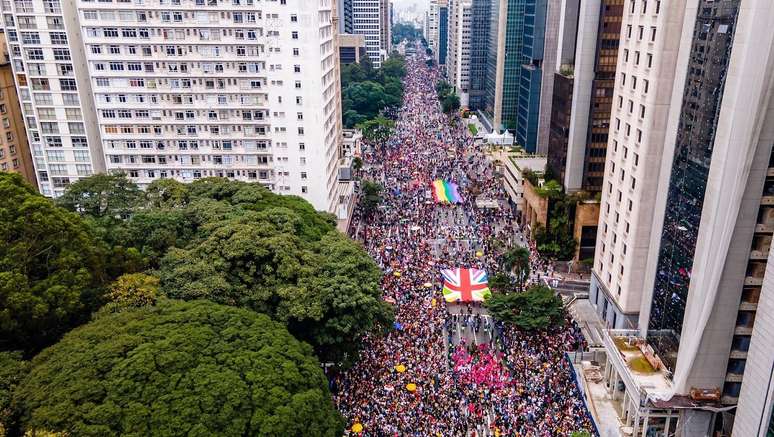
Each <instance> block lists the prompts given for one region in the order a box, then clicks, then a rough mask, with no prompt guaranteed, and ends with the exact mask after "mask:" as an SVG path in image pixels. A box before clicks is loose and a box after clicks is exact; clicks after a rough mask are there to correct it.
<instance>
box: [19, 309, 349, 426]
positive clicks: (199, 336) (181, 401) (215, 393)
mask: <svg viewBox="0 0 774 437" xmlns="http://www.w3.org/2000/svg"><path fill="white" fill-rule="evenodd" d="M15 397H16V399H17V400H18V405H19V407H20V412H21V422H22V425H23V427H24V428H25V429H26V430H45V431H53V432H60V433H67V434H69V435H79V436H102V435H156V436H175V435H194V436H209V435H222V436H242V435H285V436H299V435H318V436H331V437H334V436H340V435H342V432H343V428H344V427H343V420H342V418H341V417H340V415H339V414H338V412H337V411H336V410H335V408H334V405H333V403H332V401H331V399H330V395H329V392H328V387H327V381H326V379H325V376H324V374H323V372H322V369H321V368H320V363H319V362H318V361H317V359H315V357H314V356H313V355H312V350H311V348H310V347H309V346H308V345H306V344H304V343H301V342H299V341H297V340H296V339H294V338H293V337H292V336H291V335H290V334H289V333H288V332H287V330H285V328H283V327H282V326H281V325H280V324H278V323H276V322H272V321H271V320H270V319H269V318H268V317H266V316H264V315H259V314H255V313H253V312H250V311H246V310H241V309H237V308H230V307H227V306H221V305H217V304H214V303H211V302H206V301H199V302H165V303H162V304H159V305H158V306H155V307H146V308H137V309H132V310H127V311H122V312H119V313H113V314H108V315H105V316H103V317H100V318H97V319H95V320H94V321H92V322H91V323H89V324H87V325H84V326H82V327H80V328H78V329H76V330H74V331H72V332H70V333H69V334H67V335H66V336H65V337H64V338H63V339H62V341H60V342H59V343H57V344H56V345H54V346H52V347H50V348H48V349H46V350H45V351H43V352H42V353H41V354H39V355H38V356H37V357H35V358H34V359H33V360H32V363H31V370H30V373H29V376H28V377H26V378H25V380H24V381H23V382H22V384H21V385H19V386H18V388H17V389H16V393H15Z"/></svg>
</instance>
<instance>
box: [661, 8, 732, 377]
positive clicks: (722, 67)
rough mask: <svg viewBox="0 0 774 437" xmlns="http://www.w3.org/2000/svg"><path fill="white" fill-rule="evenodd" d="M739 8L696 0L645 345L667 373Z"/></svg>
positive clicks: (672, 361)
mask: <svg viewBox="0 0 774 437" xmlns="http://www.w3.org/2000/svg"><path fill="white" fill-rule="evenodd" d="M740 3H741V0H714V1H713V0H700V1H699V5H698V8H697V9H698V12H697V17H696V25H695V27H694V30H693V42H692V43H691V53H690V57H689V63H688V69H687V70H688V71H687V76H686V81H685V88H684V90H683V102H682V107H681V112H680V120H679V124H678V128H677V129H678V131H677V139H676V143H675V154H674V158H673V163H672V171H671V174H670V180H669V191H668V194H667V203H666V209H665V212H664V226H663V228H662V233H661V246H660V251H659V258H658V268H657V270H656V278H655V287H654V290H653V301H652V305H651V311H650V322H649V325H648V341H649V342H650V344H651V345H652V346H653V348H654V349H655V350H656V352H657V353H658V355H659V357H660V358H661V360H662V361H663V362H664V364H665V365H666V366H667V367H668V368H669V370H671V371H674V369H675V365H676V361H677V348H678V346H679V342H680V333H681V331H682V325H683V316H684V314H685V305H686V300H687V296H688V288H689V285H690V280H691V269H692V268H693V258H694V251H695V249H696V240H697V237H698V233H699V224H700V220H701V213H702V205H703V202H704V195H705V190H706V187H707V176H708V174H709V168H710V163H711V160H712V150H713V145H714V142H715V130H716V128H717V118H718V115H719V113H720V107H721V100H722V96H723V88H724V84H725V78H726V74H727V71H728V60H729V59H730V55H731V47H732V44H733V36H734V30H735V24H736V16H737V13H738V10H739V4H740ZM652 31H653V32H655V28H654V29H653V30H652ZM646 37H650V35H646Z"/></svg>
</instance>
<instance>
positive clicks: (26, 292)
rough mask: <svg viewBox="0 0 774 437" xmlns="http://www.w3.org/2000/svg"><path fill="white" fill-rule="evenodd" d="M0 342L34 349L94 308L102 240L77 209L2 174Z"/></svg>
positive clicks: (101, 275) (101, 281) (101, 273)
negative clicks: (59, 205) (58, 202)
mask: <svg viewBox="0 0 774 437" xmlns="http://www.w3.org/2000/svg"><path fill="white" fill-rule="evenodd" d="M0 199H3V202H2V204H0V223H3V226H2V230H0V266H1V267H0V339H1V340H0V348H2V349H5V350H9V349H10V350H15V349H18V350H22V349H23V350H25V351H27V352H28V353H29V352H34V351H36V350H38V349H39V348H41V347H44V346H46V345H48V344H51V343H52V342H53V341H56V340H57V339H58V338H59V336H61V335H62V334H63V333H64V332H66V331H67V330H69V329H70V328H72V327H74V326H77V325H78V324H80V323H82V322H83V321H84V320H86V319H87V318H88V316H89V314H90V312H91V311H92V310H94V309H96V308H97V306H98V305H99V301H100V299H101V295H102V292H103V287H104V285H105V284H106V283H107V282H108V281H109V278H108V275H107V274H106V272H105V266H104V262H105V260H104V256H105V250H104V246H103V245H102V244H100V242H99V241H97V240H95V239H94V238H93V237H92V234H93V230H92V229H91V228H90V227H89V226H88V225H87V224H86V223H85V222H84V221H83V220H82V219H81V218H80V217H79V216H78V215H77V214H74V213H71V212H68V211H66V210H64V209H62V208H60V207H58V206H56V205H54V203H53V202H52V201H51V200H49V199H47V198H45V197H43V196H41V195H39V194H37V193H35V191H34V189H33V188H32V187H31V186H29V185H27V184H26V183H25V182H24V181H23V179H22V178H21V176H19V175H17V174H8V173H0Z"/></svg>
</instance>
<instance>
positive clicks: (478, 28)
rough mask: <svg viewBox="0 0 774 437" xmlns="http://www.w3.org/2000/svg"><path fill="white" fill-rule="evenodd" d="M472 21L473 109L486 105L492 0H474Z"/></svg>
mask: <svg viewBox="0 0 774 437" xmlns="http://www.w3.org/2000/svg"><path fill="white" fill-rule="evenodd" d="M472 4H473V6H472V10H471V13H472V17H471V23H470V68H469V77H470V78H469V80H468V82H469V85H468V95H469V98H468V106H470V108H471V109H476V110H477V109H481V108H483V107H484V96H485V95H486V69H487V60H488V58H489V24H490V22H491V17H490V15H491V12H492V11H491V7H492V1H491V0H473V1H472Z"/></svg>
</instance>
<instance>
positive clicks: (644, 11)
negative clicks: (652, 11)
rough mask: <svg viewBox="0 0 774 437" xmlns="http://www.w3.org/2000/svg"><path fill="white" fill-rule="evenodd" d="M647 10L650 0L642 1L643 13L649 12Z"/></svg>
mask: <svg viewBox="0 0 774 437" xmlns="http://www.w3.org/2000/svg"><path fill="white" fill-rule="evenodd" d="M647 11H648V1H647V0H643V2H642V13H643V14H644V13H647Z"/></svg>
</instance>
